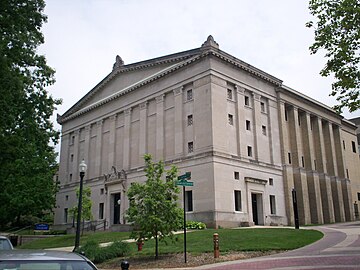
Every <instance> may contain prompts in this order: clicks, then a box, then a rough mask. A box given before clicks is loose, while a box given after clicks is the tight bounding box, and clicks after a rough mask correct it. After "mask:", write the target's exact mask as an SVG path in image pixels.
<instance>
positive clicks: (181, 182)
mask: <svg viewBox="0 0 360 270" xmlns="http://www.w3.org/2000/svg"><path fill="white" fill-rule="evenodd" d="M176 185H177V186H184V187H192V186H194V182H189V181H186V180H185V181H184V180H180V181H177V182H176Z"/></svg>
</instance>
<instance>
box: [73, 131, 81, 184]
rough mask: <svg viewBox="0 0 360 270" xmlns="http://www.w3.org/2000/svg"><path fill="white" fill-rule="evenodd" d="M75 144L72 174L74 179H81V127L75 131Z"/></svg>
mask: <svg viewBox="0 0 360 270" xmlns="http://www.w3.org/2000/svg"><path fill="white" fill-rule="evenodd" d="M74 136H75V139H74V145H73V155H74V157H73V161H72V175H73V180H74V181H80V179H79V168H78V167H79V164H80V162H79V142H80V129H77V130H75V131H74Z"/></svg>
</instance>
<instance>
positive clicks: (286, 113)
mask: <svg viewBox="0 0 360 270" xmlns="http://www.w3.org/2000/svg"><path fill="white" fill-rule="evenodd" d="M287 120H288V111H287V109H286V108H285V121H287Z"/></svg>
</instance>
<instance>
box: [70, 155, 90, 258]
mask: <svg viewBox="0 0 360 270" xmlns="http://www.w3.org/2000/svg"><path fill="white" fill-rule="evenodd" d="M86 168H87V165H86V164H85V161H84V160H82V161H81V163H80V165H79V171H80V190H79V204H78V214H77V222H76V237H75V247H74V250H73V251H77V249H78V248H79V245H80V223H81V210H82V209H81V208H82V193H83V180H84V176H85V172H86Z"/></svg>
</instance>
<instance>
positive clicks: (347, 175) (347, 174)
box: [346, 169, 350, 179]
mask: <svg viewBox="0 0 360 270" xmlns="http://www.w3.org/2000/svg"><path fill="white" fill-rule="evenodd" d="M346 178H347V179H349V178H350V177H349V169H346Z"/></svg>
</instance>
